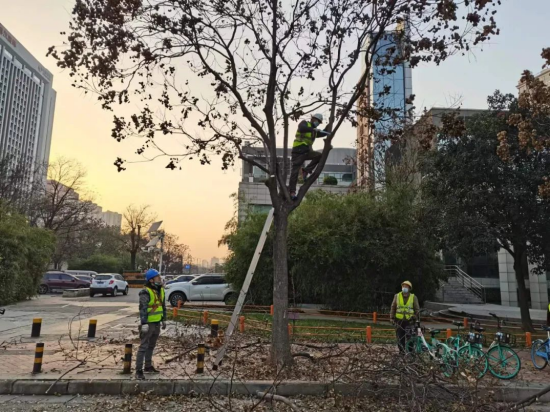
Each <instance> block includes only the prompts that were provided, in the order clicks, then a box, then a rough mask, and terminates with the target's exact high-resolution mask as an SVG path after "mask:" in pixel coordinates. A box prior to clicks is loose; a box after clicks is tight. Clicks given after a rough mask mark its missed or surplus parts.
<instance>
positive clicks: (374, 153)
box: [357, 25, 412, 187]
mask: <svg viewBox="0 0 550 412" xmlns="http://www.w3.org/2000/svg"><path fill="white" fill-rule="evenodd" d="M404 34H405V35H406V29H405V25H403V26H402V27H400V28H398V29H397V30H396V31H391V32H386V33H385V34H384V35H382V36H381V37H380V39H379V40H378V43H377V47H376V48H375V49H374V50H373V51H372V52H371V53H372V58H371V61H372V67H371V68H370V76H369V79H368V80H367V84H366V90H365V94H364V95H363V96H362V97H361V99H360V101H359V103H358V105H359V109H360V111H370V110H371V109H374V110H376V111H378V113H379V114H381V117H379V118H376V120H375V119H374V118H369V116H365V115H363V114H361V113H360V114H359V115H358V118H357V122H358V126H357V185H358V186H361V187H374V186H375V185H376V184H377V183H378V181H380V180H382V179H383V177H384V175H385V168H386V165H387V162H388V156H389V155H390V154H393V155H398V154H397V153H394V152H395V151H392V150H390V149H391V148H390V144H389V142H388V141H387V140H384V136H385V135H388V134H390V133H391V131H392V130H394V129H396V128H401V127H403V125H404V124H405V122H406V121H407V119H409V111H410V109H411V108H412V101H411V100H410V97H411V96H412V71H411V67H410V65H409V63H408V62H407V61H405V60H402V59H401V58H400V56H401V46H400V44H401V41H402V40H401V39H402V38H403V37H404ZM371 43H372V38H370V37H369V38H367V40H366V43H365V46H364V50H368V49H369V46H370V45H371ZM365 70H367V67H365V66H364V63H363V67H362V72H363V73H364V72H365ZM397 152H398V150H397Z"/></svg>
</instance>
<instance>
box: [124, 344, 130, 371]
mask: <svg viewBox="0 0 550 412" xmlns="http://www.w3.org/2000/svg"><path fill="white" fill-rule="evenodd" d="M123 365H124V366H123V369H122V374H123V375H129V374H130V373H132V344H131V343H127V344H126V345H125V346H124V363H123Z"/></svg>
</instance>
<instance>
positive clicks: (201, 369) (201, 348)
mask: <svg viewBox="0 0 550 412" xmlns="http://www.w3.org/2000/svg"><path fill="white" fill-rule="evenodd" d="M204 353H205V346H204V343H199V350H198V354H197V373H204Z"/></svg>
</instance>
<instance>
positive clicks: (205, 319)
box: [202, 310, 208, 326]
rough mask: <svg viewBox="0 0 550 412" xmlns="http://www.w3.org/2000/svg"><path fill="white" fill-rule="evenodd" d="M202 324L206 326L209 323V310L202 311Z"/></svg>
mask: <svg viewBox="0 0 550 412" xmlns="http://www.w3.org/2000/svg"><path fill="white" fill-rule="evenodd" d="M202 324H203V325H204V326H206V325H208V311H207V310H205V311H204V312H202Z"/></svg>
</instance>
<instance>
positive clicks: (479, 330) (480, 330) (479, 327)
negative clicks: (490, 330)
mask: <svg viewBox="0 0 550 412" xmlns="http://www.w3.org/2000/svg"><path fill="white" fill-rule="evenodd" d="M474 329H475V330H476V332H483V331H484V330H485V328H482V327H481V326H476V327H475V328H474Z"/></svg>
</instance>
